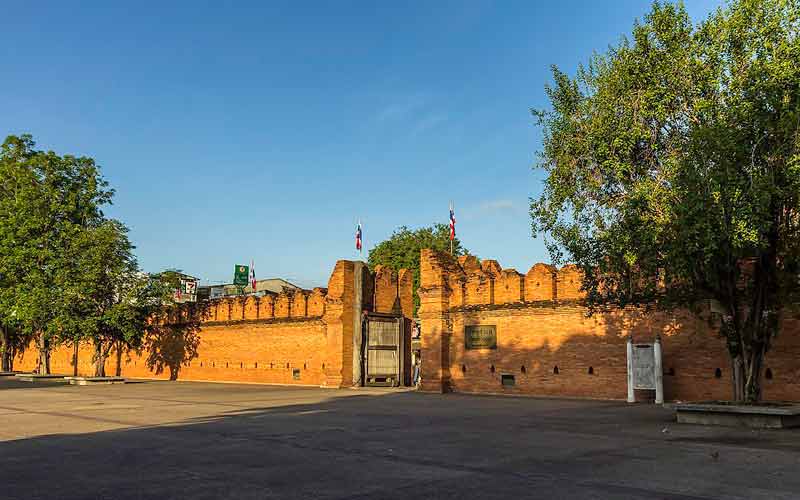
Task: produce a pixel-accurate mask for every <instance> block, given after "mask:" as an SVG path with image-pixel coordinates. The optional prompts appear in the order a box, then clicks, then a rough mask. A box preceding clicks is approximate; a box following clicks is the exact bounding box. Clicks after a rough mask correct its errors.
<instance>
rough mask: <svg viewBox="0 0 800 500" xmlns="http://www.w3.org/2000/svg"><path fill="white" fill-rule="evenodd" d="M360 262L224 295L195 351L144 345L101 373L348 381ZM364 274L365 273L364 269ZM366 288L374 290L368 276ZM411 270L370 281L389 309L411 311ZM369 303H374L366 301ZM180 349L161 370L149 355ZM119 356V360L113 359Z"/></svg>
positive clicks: (66, 367) (67, 359) (64, 351)
mask: <svg viewBox="0 0 800 500" xmlns="http://www.w3.org/2000/svg"><path fill="white" fill-rule="evenodd" d="M356 267H357V263H355V262H351V261H339V262H337V264H336V266H335V268H334V270H333V272H332V273H331V277H330V280H329V282H328V288H315V289H314V290H311V291H307V290H300V291H284V292H281V293H279V294H267V295H265V296H263V297H253V296H249V297H241V298H226V299H221V300H215V301H211V302H209V303H208V304H207V306H208V307H207V308H206V309H205V310H204V311H202V313H201V314H202V317H201V322H200V324H199V329H198V330H197V331H196V332H195V333H194V334H192V335H191V337H192V338H195V339H196V342H197V347H196V352H192V350H191V349H188V348H187V347H186V346H187V345H191V344H192V342H188V341H187V340H186V339H187V338H189V336H186V337H184V338H182V340H181V342H182V344H180V345H177V346H176V345H175V344H170V345H169V346H168V347H165V346H154V345H148V346H146V347H145V348H143V349H142V350H141V351H140V352H134V351H131V352H122V353H119V356H118V355H117V353H116V352H115V351H112V352H111V355H110V356H109V359H108V361H107V364H106V373H107V374H109V375H112V374H114V373H115V372H116V368H117V363H118V362H119V363H120V366H121V374H122V375H123V376H125V377H131V378H162V379H167V378H170V377H171V376H172V377H173V378H175V377H177V378H179V379H181V380H204V381H225V382H255V383H273V384H300V385H315V386H325V387H343V386H349V385H351V384H352V383H353V334H354V331H355V329H356V327H357V326H356V325H357V322H356V321H355V319H356V314H359V315H360V311H355V310H354V304H355V290H354V281H353V279H354V269H355V268H356ZM367 274H369V273H367ZM367 279H368V280H369V290H370V293H372V288H371V283H372V281H371V277H369V276H368V277H367ZM411 290H412V288H411V273H410V272H408V271H406V270H401V271H400V272H399V273H389V274H388V279H387V280H386V281H385V282H380V283H379V284H378V285H376V287H375V293H376V295H380V296H381V297H383V299H382V303H381V304H382V306H381V307H386V304H388V310H387V311H386V312H388V311H389V310H391V308H392V306H393V304H394V301H395V299H396V298H398V297H399V300H400V304H401V305H402V309H403V314H404V315H406V316H408V317H410V316H411V311H413V296H412V291H411ZM369 304H370V307H371V301H370V302H369ZM186 320H187V312H186V310H185V309H182V310H180V311H178V312H176V313H175V314H173V315H171V317H170V321H171V322H180V321H186ZM175 347H178V351H179V352H181V349H183V352H190V353H192V354H190V355H185V356H181V357H180V358H179V359H182V361H183V362H174V357H173V359H172V361H173V362H170V363H166V365H162V367H161V368H162V369H161V370H159V369H158V364H157V363H154V362H153V359H163V356H162V357H161V358H159V357H154V353H155V352H166V351H167V350H169V351H170V353H172V352H173V351H174V350H175ZM92 356H93V349H92V346H91V345H89V344H85V345H81V346H80V348H79V352H78V357H77V365H78V370H77V371H78V374H79V375H85V376H90V375H92V374H93V373H94V366H93V361H92ZM36 358H37V353H36V350H35V348H34V346H31V347H30V348H29V349H27V350H26V352H25V353H24V354H23V356H22V357H21V358H20V359H18V360H17V361H16V363H15V368H16V369H18V370H23V371H25V370H32V369H33V368H34V367H35V365H36ZM73 359H74V352H73V346H71V345H64V346H61V347H59V348H58V349H55V350H54V351H53V352H52V353H51V361H50V367H51V371H52V372H53V373H57V374H65V375H71V374H72V373H73V370H74V365H73ZM118 360H119V361H118Z"/></svg>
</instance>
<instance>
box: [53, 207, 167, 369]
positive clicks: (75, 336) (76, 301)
mask: <svg viewBox="0 0 800 500" xmlns="http://www.w3.org/2000/svg"><path fill="white" fill-rule="evenodd" d="M127 232H128V229H127V228H126V227H125V226H124V225H123V224H122V223H120V222H119V221H115V220H109V219H106V220H102V221H101V222H100V223H99V224H98V225H97V226H96V227H91V228H87V229H86V230H85V231H83V233H82V234H81V235H80V236H79V237H77V238H75V240H74V241H73V242H72V243H73V247H71V248H69V249H68V250H67V251H70V252H71V253H72V254H73V255H74V257H75V259H74V263H75V267H76V269H74V270H68V271H67V272H69V273H70V274H72V273H74V278H73V279H72V280H70V282H69V283H70V286H69V287H67V288H65V290H64V292H63V293H62V294H61V296H60V297H59V299H58V303H57V304H56V305H55V306H56V307H59V308H63V310H64V311H65V312H64V314H62V315H60V318H62V319H63V320H64V322H63V323H62V324H61V328H60V332H61V338H60V340H62V341H72V342H80V341H89V342H91V343H92V344H93V345H94V357H93V362H94V365H95V370H94V375H95V376H96V377H104V376H106V371H105V365H106V360H107V359H108V356H109V354H110V352H111V350H112V348H116V349H117V351H118V353H121V351H122V350H127V349H137V348H139V347H141V346H142V342H143V339H144V338H145V336H146V333H147V330H148V328H150V325H151V323H150V319H151V317H152V316H153V315H155V314H156V313H157V312H158V311H159V310H160V309H161V308H163V307H165V306H166V305H168V304H170V303H171V300H172V294H171V289H169V288H168V287H167V286H166V285H165V284H164V283H163V282H162V281H161V280H158V279H152V278H150V277H149V276H148V275H146V274H145V273H143V272H142V271H141V270H140V269H139V266H138V264H137V262H136V258H135V257H134V255H133V245H132V244H131V243H130V241H129V240H128V237H127Z"/></svg>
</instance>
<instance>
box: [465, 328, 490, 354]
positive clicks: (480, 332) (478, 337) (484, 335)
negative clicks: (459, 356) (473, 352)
mask: <svg viewBox="0 0 800 500" xmlns="http://www.w3.org/2000/svg"><path fill="white" fill-rule="evenodd" d="M464 346H465V347H466V348H467V349H497V326H495V325H467V326H465V327H464Z"/></svg>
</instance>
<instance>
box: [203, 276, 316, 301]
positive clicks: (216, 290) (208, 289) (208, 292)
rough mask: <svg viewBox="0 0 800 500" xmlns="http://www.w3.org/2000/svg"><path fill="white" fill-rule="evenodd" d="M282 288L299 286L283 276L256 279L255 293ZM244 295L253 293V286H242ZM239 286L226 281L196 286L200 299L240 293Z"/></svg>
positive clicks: (273, 291) (260, 293)
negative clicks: (225, 282)
mask: <svg viewBox="0 0 800 500" xmlns="http://www.w3.org/2000/svg"><path fill="white" fill-rule="evenodd" d="M284 289H290V290H300V289H301V287H299V286H297V285H295V284H294V283H290V282H288V281H286V280H285V279H283V278H268V279H263V280H256V290H255V294H256V295H264V294H266V293H281V292H282V291H283V290H284ZM243 290H244V293H245V295H250V294H253V293H254V291H253V287H251V286H250V285H247V286H246V287H244V289H243ZM240 294H241V293H240V288H239V287H238V286H236V285H233V284H230V283H227V284H220V285H207V286H201V287H199V288H198V297H199V298H201V299H204V298H211V299H216V298H219V297H230V296H235V295H240Z"/></svg>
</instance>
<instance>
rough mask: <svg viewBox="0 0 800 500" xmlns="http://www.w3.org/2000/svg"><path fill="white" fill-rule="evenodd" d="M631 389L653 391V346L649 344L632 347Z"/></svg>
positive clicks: (654, 385) (654, 383)
mask: <svg viewBox="0 0 800 500" xmlns="http://www.w3.org/2000/svg"><path fill="white" fill-rule="evenodd" d="M633 388H634V389H655V388H656V377H655V359H654V358H653V346H652V345H650V344H634V346H633Z"/></svg>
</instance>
